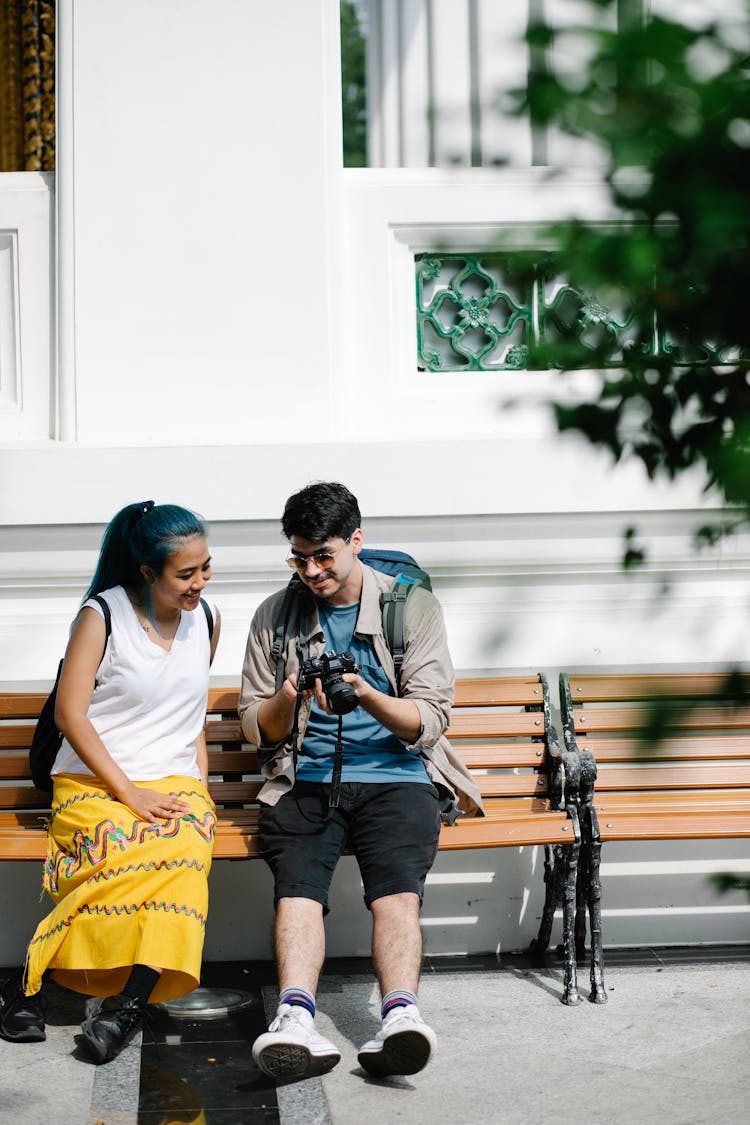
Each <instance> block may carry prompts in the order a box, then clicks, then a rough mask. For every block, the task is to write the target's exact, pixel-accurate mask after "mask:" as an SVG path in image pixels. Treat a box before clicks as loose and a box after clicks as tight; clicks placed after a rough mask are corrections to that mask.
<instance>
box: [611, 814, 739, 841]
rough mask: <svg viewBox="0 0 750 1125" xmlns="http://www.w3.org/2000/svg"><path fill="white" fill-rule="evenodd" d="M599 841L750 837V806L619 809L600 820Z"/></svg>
mask: <svg viewBox="0 0 750 1125" xmlns="http://www.w3.org/2000/svg"><path fill="white" fill-rule="evenodd" d="M600 831H601V838H602V841H603V842H604V841H610V840H720V839H735V838H741V837H747V836H750V806H747V807H746V808H744V809H725V808H720V809H701V808H698V809H695V808H692V809H684V810H674V811H672V812H669V811H664V812H659V813H658V814H655V813H654V811H653V809H651V808H650V807H648V808H645V809H637V808H633V809H618V810H616V811H614V812H611V813H609V814H608V815H606V816H602V817H601V818H600Z"/></svg>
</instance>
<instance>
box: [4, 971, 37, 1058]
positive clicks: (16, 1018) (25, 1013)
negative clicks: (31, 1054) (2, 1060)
mask: <svg viewBox="0 0 750 1125" xmlns="http://www.w3.org/2000/svg"><path fill="white" fill-rule="evenodd" d="M0 1035H2V1037H3V1039H10V1040H13V1041H14V1042H16V1043H40V1042H41V1041H42V1040H43V1039H46V1038H47V1036H46V1035H45V1033H44V1007H43V1005H42V1002H41V994H40V993H38V992H37V994H36V995H35V996H25V995H24V991H23V987H22V984H21V974H20V973H17V974H16V975H15V976H12V977H9V978H8V980H6V981H3V985H2V989H0Z"/></svg>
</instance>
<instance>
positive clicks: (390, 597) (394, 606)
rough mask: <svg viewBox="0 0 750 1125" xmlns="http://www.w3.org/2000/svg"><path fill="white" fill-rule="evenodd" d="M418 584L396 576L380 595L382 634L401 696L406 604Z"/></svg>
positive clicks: (402, 576)
mask: <svg viewBox="0 0 750 1125" xmlns="http://www.w3.org/2000/svg"><path fill="white" fill-rule="evenodd" d="M418 585H419V582H414V581H413V580H411V579H409V578H406V577H404V575H403V574H399V575H397V576H396V581H395V582H394V584H393V586H392V587H391V589H390V590H385V591H384V592H383V593H382V594H381V595H380V608H381V610H382V612H383V633H384V634H385V641H386V644H387V645H388V648H389V649H390V652H391V656H392V657H393V665H394V667H395V669H396V686H397V688H398V693H399V695H400V694H401V665H402V664H403V662H404V653H405V651H406V628H405V621H406V602H407V599H408V597H409V594H410V593H411V592H412V590H413V589H414V588H415V586H418Z"/></svg>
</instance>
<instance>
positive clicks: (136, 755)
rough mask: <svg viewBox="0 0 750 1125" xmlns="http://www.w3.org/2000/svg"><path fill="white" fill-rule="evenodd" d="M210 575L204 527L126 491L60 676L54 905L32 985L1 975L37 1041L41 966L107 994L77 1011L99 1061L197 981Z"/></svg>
mask: <svg viewBox="0 0 750 1125" xmlns="http://www.w3.org/2000/svg"><path fill="white" fill-rule="evenodd" d="M210 577H211V558H210V555H209V553H208V547H207V544H206V528H205V526H204V525H203V523H202V522H201V521H200V520H199V519H198V518H197V517H196V516H195V515H194V514H193V513H192V512H189V511H187V510H186V509H185V508H180V507H177V506H175V505H171V504H163V505H159V506H154V503H153V501H147V502H145V503H141V504H130V505H129V506H128V507H126V508H123V509H122V511H120V512H118V513H117V515H116V516H115V517H114V519H113V520H112V522H111V523H110V525H109V527H108V528H107V530H106V532H105V535H104V540H103V542H102V548H101V553H100V555H99V563H98V566H97V569H96V573H95V574H94V578H93V580H92V582H91V585H90V587H89V589H88V591H87V592H86V596H85V598H84V600H83V603H82V608H81V610H80V611H79V613H78V616H77V617H76V619H75V622H74V623H73V626H72V629H71V634H70V641H69V643H68V647H67V650H66V653H65V661H64V664H63V669H62V674H61V676H60V681H59V685H58V690H57V702H56V707H55V722H56V723H57V725H58V727H59V728H60V730H61V732H62V734H63V741H62V745H61V747H60V751H59V753H58V755H57V757H56V759H55V764H54V766H53V769H52V775H53V784H54V789H53V795H52V812H51V815H50V821H49V830H48V850H47V861H46V863H45V868H44V887H45V889H46V890H47V891H48V892H49V893H50V895H51V896H52V898H53V899H54V900H55V902H56V903H57V906H56V907H55V909H54V910H53V911H52V913H51V914H49V915H48V916H47V917H46V918H45V919H44V920H43V921H42V922H41V923H40V924H39V926H38V927H37V931H36V933H35V934H34V937H33V938H32V940H31V942H30V944H29V948H28V952H27V958H26V968H25V980H24V984H25V987H23V986H22V978H21V975H20V974H19V975H18V976H17V977H15V978H12V979H11V980H10V981H8V982H6V985H5V987H4V988H3V992H2V996H1V997H0V1032H2V1035H3V1037H4V1038H6V1039H15V1040H19V1041H25V1042H29V1041H33V1040H40V1039H44V1037H45V1032H44V1016H43V1006H42V1003H41V997H40V990H41V986H42V976H43V974H44V973H45V972H46V971H47V970H50V971H51V974H52V976H53V978H54V979H55V980H56V981H57V982H58V983H60V984H62V985H64V986H66V987H67V988H70V989H73V990H74V991H76V992H82V993H84V994H86V995H89V996H92V997H98V998H101V999H98V1000H95V1001H94V1000H92V1001H89V1003H88V1004H87V1014H86V1020H85V1022H84V1023H83V1025H82V1031H83V1036H84V1040H85V1042H86V1044H87V1046H88V1048H89V1049H90V1051H91V1053H92V1055H93V1057H94V1059H95V1060H96V1061H97V1062H99V1063H101V1062H107V1061H109V1060H110V1059H113V1058H114V1057H115V1056H116V1055H117V1054H118V1053H119V1051H120V1050H121V1049H122V1047H123V1046H124V1045H125V1043H126V1042H127V1041H128V1039H129V1038H130V1037H131V1035H132V1034H133V1033H134V1032H135V1030H136V1029H137V1028H138V1027H139V1026H140V1023H141V1021H142V1018H143V1012H144V1008H145V1006H146V1004H147V1003H148V1002H149V1001H160V1000H169V999H173V998H174V997H177V996H182V995H184V994H185V993H187V992H190V991H191V990H192V989H193V988H195V987H196V985H197V984H198V981H199V977H200V964H201V955H202V950H203V937H204V930H205V919H206V912H207V905H208V888H207V880H208V872H209V869H210V866H211V851H212V846H213V834H214V825H215V812H216V810H215V808H214V805H213V802H212V800H211V798H210V796H209V794H208V791H207V788H206V786H207V784H208V755H207V751H206V741H205V736H204V733H203V726H204V722H205V714H206V702H207V694H208V676H209V666H210V663H211V660H212V659H213V654H214V652H215V650H216V645H217V643H218V640H219V631H220V623H219V618H218V614H217V613H216V610H215V609H214V608H213V607H211V606H208V603H206V602H204V601H203V599H202V598H201V592H202V590H203V588H204V587H205V585H206V583H207V582H208V580H209V578H210ZM95 595H100V597H103V598H104V600H105V601H106V603H107V606H108V607H109V610H110V615H111V624H110V631H109V633H108V630H107V626H106V624H105V618H104V610H103V609H102V607H101V605H100V603H99V602H98V601H97V600H96V598H95ZM201 603H203V604H202V605H201ZM204 611H205V612H204ZM212 629H213V632H211V630H212ZM102 653H103V654H104V655H103V656H102Z"/></svg>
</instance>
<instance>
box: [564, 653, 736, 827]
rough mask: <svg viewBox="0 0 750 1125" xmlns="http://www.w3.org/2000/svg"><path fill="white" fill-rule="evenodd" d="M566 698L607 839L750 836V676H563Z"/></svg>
mask: <svg viewBox="0 0 750 1125" xmlns="http://www.w3.org/2000/svg"><path fill="white" fill-rule="evenodd" d="M560 702H561V711H562V719H563V729H564V734H565V740H566V743H567V745H568V746H569V747H573V746H575V747H577V748H578V749H580V750H588V751H590V752H591V753H592V754H593V755H594V757H595V759H596V762H597V777H596V787H595V806H596V809H597V812H598V814H599V823H600V828H601V836H602V839H603V840H604V839H654V838H658V839H672V838H687V837H690V838H696V839H703V838H715V837H724V836H726V837H735V836H749V835H750V675H744V676H737V677H734V678H733V679H732V680H728V678H727V676H725V675H722V674H718V673H717V674H714V675H710V674H704V675H690V674H684V675H683V674H669V673H656V674H653V675H637V674H633V675H607V674H592V675H565V674H563V675H562V676H561V677H560Z"/></svg>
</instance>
